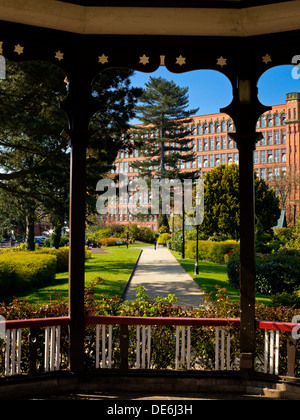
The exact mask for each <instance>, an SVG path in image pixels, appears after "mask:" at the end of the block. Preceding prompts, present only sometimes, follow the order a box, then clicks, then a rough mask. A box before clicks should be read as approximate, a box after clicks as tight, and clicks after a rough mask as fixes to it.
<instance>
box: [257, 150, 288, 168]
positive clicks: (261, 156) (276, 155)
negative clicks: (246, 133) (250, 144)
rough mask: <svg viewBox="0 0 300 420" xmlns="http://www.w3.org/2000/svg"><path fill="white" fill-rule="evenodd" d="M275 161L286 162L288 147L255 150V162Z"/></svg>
mask: <svg viewBox="0 0 300 420" xmlns="http://www.w3.org/2000/svg"><path fill="white" fill-rule="evenodd" d="M273 162H286V149H270V150H260V151H258V150H255V151H254V164H258V163H273Z"/></svg>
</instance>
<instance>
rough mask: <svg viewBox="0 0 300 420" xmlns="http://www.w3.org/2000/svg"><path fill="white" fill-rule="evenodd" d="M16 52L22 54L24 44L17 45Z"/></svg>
mask: <svg viewBox="0 0 300 420" xmlns="http://www.w3.org/2000/svg"><path fill="white" fill-rule="evenodd" d="M14 52H15V53H17V54H18V55H21V54H23V52H24V47H22V45H20V44H18V45H15V49H14Z"/></svg>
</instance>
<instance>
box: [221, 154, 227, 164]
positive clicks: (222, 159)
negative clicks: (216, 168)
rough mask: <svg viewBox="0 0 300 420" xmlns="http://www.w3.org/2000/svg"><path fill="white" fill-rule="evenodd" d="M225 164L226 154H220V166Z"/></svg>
mask: <svg viewBox="0 0 300 420" xmlns="http://www.w3.org/2000/svg"><path fill="white" fill-rule="evenodd" d="M225 163H226V154H225V153H222V154H221V164H222V165H225Z"/></svg>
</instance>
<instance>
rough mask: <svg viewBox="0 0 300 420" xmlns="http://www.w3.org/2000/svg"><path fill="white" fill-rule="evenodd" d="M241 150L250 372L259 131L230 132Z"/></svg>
mask: <svg viewBox="0 0 300 420" xmlns="http://www.w3.org/2000/svg"><path fill="white" fill-rule="evenodd" d="M230 137H232V138H233V139H234V140H235V141H236V142H237V147H238V150H239V174H240V178H239V195H240V353H241V355H240V368H241V370H243V371H247V372H248V373H251V372H252V371H253V369H254V357H255V189H254V161H253V152H254V149H255V144H256V141H257V140H258V139H259V138H260V137H261V134H260V133H251V134H246V133H242V134H238V133H234V134H230Z"/></svg>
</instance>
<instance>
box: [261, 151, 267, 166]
mask: <svg viewBox="0 0 300 420" xmlns="http://www.w3.org/2000/svg"><path fill="white" fill-rule="evenodd" d="M260 163H266V151H265V150H261V151H260Z"/></svg>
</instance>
